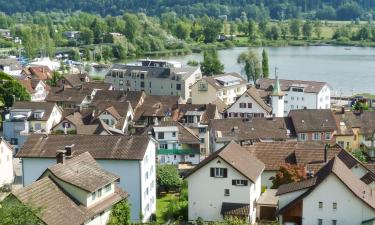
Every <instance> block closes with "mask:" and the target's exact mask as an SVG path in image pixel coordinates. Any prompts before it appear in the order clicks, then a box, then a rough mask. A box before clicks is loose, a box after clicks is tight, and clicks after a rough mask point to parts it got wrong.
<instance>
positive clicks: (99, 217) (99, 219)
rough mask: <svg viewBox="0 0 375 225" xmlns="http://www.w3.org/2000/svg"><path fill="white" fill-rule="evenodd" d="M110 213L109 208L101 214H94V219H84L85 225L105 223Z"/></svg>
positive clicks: (104, 224) (102, 224)
mask: <svg viewBox="0 0 375 225" xmlns="http://www.w3.org/2000/svg"><path fill="white" fill-rule="evenodd" d="M110 215H111V209H110V208H109V209H106V210H105V211H104V213H103V214H101V215H96V216H95V217H94V219H92V220H91V219H90V220H88V221H86V222H85V223H84V224H85V225H106V224H107V222H108V219H109V216H110Z"/></svg>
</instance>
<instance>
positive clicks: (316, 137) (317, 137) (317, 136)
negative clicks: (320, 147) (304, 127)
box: [312, 133, 321, 141]
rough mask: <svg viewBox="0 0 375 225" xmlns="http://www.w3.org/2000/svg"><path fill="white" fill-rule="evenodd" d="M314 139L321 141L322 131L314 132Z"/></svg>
mask: <svg viewBox="0 0 375 225" xmlns="http://www.w3.org/2000/svg"><path fill="white" fill-rule="evenodd" d="M312 139H313V140H314V141H320V139H321V135H320V133H313V138H312Z"/></svg>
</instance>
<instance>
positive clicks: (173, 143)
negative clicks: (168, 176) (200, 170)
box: [152, 121, 200, 165]
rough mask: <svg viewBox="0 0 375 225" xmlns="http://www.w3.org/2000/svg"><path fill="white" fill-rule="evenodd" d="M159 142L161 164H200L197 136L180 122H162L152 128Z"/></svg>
mask: <svg viewBox="0 0 375 225" xmlns="http://www.w3.org/2000/svg"><path fill="white" fill-rule="evenodd" d="M152 134H153V136H154V138H155V140H157V141H158V144H159V146H158V150H157V158H158V162H159V163H161V164H175V165H178V164H179V163H191V164H194V165H195V164H198V163H199V162H200V142H199V138H198V136H197V135H195V134H194V133H193V131H191V130H190V129H189V128H186V127H184V126H183V125H182V124H180V123H179V122H173V121H162V122H159V123H158V124H157V125H154V126H153V127H152Z"/></svg>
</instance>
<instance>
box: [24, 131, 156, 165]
mask: <svg viewBox="0 0 375 225" xmlns="http://www.w3.org/2000/svg"><path fill="white" fill-rule="evenodd" d="M150 140H151V139H150V138H149V137H148V136H146V135H136V136H125V135H116V136H111V135H48V136H46V135H40V134H32V135H30V136H29V137H28V139H27V141H26V142H25V144H24V145H23V146H22V148H21V149H20V151H19V152H18V153H17V157H19V158H55V157H56V150H58V149H64V148H65V146H67V145H72V144H74V149H73V150H74V151H73V153H72V155H73V156H76V155H79V154H81V153H84V152H89V153H90V154H91V155H92V157H94V158H95V159H113V160H142V159H143V157H144V154H145V153H146V150H147V146H148V144H149V141H150Z"/></svg>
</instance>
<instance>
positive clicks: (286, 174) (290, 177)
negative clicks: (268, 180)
mask: <svg viewBox="0 0 375 225" xmlns="http://www.w3.org/2000/svg"><path fill="white" fill-rule="evenodd" d="M304 179H306V171H305V168H304V167H303V166H297V165H291V164H286V165H283V166H280V169H279V171H278V172H277V173H276V176H275V178H274V179H273V181H272V188H273V189H277V188H278V187H279V186H280V185H283V184H289V183H293V182H298V181H301V180H304Z"/></svg>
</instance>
